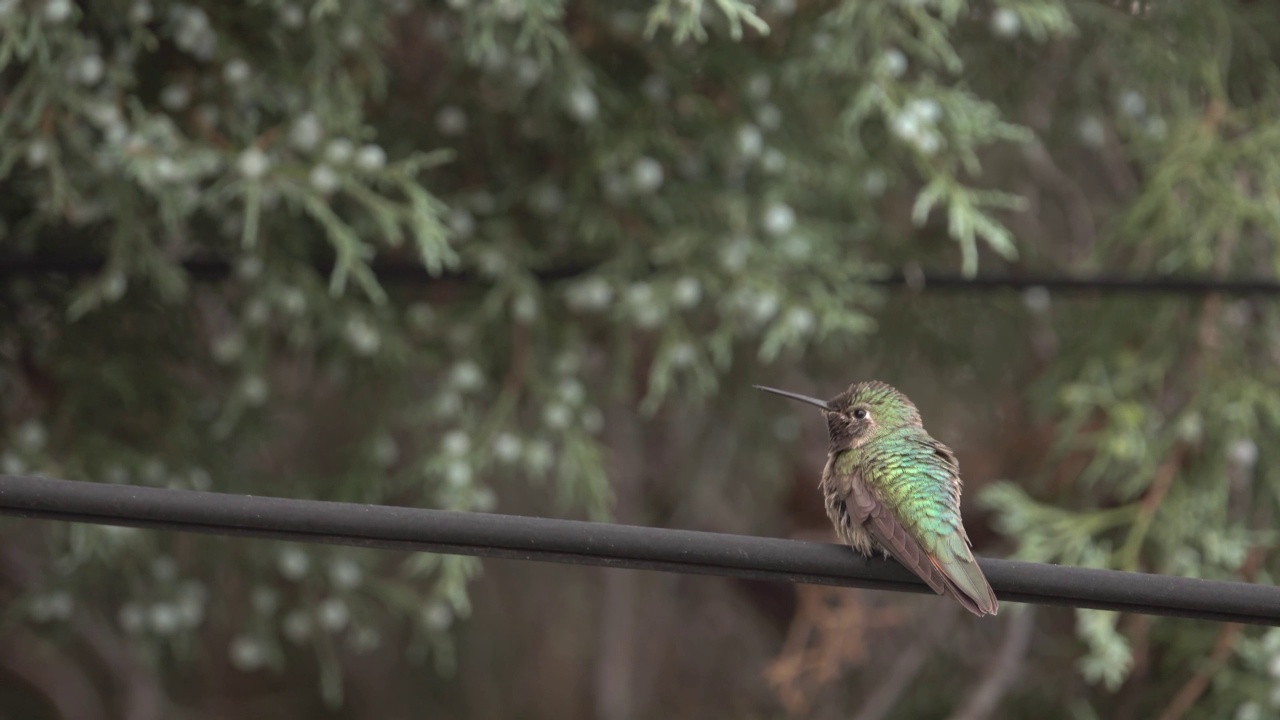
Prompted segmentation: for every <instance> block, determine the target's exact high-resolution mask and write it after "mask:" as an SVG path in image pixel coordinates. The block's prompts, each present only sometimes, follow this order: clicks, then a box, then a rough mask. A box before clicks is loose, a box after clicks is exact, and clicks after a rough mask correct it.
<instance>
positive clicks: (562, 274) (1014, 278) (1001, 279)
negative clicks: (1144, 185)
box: [0, 258, 1280, 296]
mask: <svg viewBox="0 0 1280 720" xmlns="http://www.w3.org/2000/svg"><path fill="white" fill-rule="evenodd" d="M104 267H105V263H104V262H103V261H102V260H100V259H87V258H85V259H67V258H7V259H3V260H0V279H6V278H16V277H35V276H51V277H59V276H61V277H83V276H86V275H92V274H95V273H99V272H101V271H102V270H103V268H104ZM182 267H183V269H184V270H185V271H186V272H187V273H188V274H190V275H191V277H193V278H195V279H197V280H201V281H218V280H222V279H225V278H226V277H228V276H229V275H231V272H232V266H231V264H230V263H228V262H227V261H225V260H217V259H191V260H186V261H184V262H183V263H182ZM332 269H333V265H332V263H324V262H322V263H317V264H316V270H317V272H320V273H321V274H328V273H329V272H331V271H332ZM587 269H588V268H586V267H571V268H558V269H552V270H547V271H545V272H540V273H538V275H539V277H542V278H545V279H550V280H560V279H565V278H569V277H573V276H575V275H579V274H581V273H583V272H585V271H586V270H587ZM373 271H374V274H375V275H376V276H377V277H378V279H379V280H380V281H382V282H385V283H398V284H410V285H412V284H421V283H427V282H431V281H436V280H440V279H442V278H453V279H468V278H469V276H468V275H467V274H465V273H444V274H438V275H433V274H431V273H430V272H429V271H428V270H427V269H426V268H424V267H422V266H421V265H417V264H411V263H407V262H390V261H382V262H375V263H373ZM865 281H866V282H867V284H869V285H877V286H881V287H890V288H905V289H908V290H914V291H919V292H929V291H934V290H937V291H955V292H991V291H995V292H1000V291H1020V290H1030V289H1032V288H1044V289H1045V290H1048V291H1050V292H1058V293H1091V294H1120V293H1126V294H1146V295H1208V294H1211V293H1217V294H1222V295H1235V296H1258V295H1280V279H1277V278H1243V279H1229V280H1215V279H1212V278H1194V277H1132V276H1123V275H1097V276H1091V277H1063V276H1054V275H1003V276H985V277H982V276H980V277H972V278H967V277H963V276H960V275H925V274H905V273H900V274H895V275H891V276H888V277H868V278H866V280H865Z"/></svg>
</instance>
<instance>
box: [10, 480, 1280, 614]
mask: <svg viewBox="0 0 1280 720" xmlns="http://www.w3.org/2000/svg"><path fill="white" fill-rule="evenodd" d="M0 515H11V516H16V517H25V518H43V519H47V520H62V521H69V522H86V523H97V524H103V525H123V526H128V527H139V528H149V529H154V530H174V531H180V532H200V533H211V534H217V535H240V536H247V537H255V538H271V539H277V540H292V541H297V542H313V543H325V544H331V545H354V546H361V547H370V548H385V549H396V550H412V551H426V552H438V553H448V554H456V555H478V556H484V557H496V558H507V559H514V560H539V561H551V562H561V563H573V564H580V565H603V566H608V567H618V568H632V569H638V570H662V571H667V572H679V573H695V574H701V575H720V576H726V577H741V578H753V579H759V580H775V581H781V582H797V583H809V584H819V585H839V586H848V587H862V588H872V589H878V590H892V591H897V592H915V593H927V592H930V590H929V589H928V588H927V587H926V586H925V585H924V584H923V583H922V582H921V581H920V580H919V579H917V578H916V577H915V576H914V575H912V574H911V573H909V572H908V571H907V570H906V569H905V568H903V567H902V566H901V565H899V564H897V563H896V562H893V561H889V560H880V559H871V560H868V559H864V558H863V557H861V556H860V555H858V554H857V553H854V552H852V551H850V550H849V548H847V547H843V546H838V545H830V544H825V543H813V542H800V541H796V540H783V539H778V538H765V537H751V536H743V535H722V534H719V533H708V532H695V531H691V530H665V529H658V528H646V527H637V526H633V525H612V524H607V523H593V522H582V521H576V520H556V519H549V518H537V517H522V516H512V515H496V514H484V513H463V512H449V511H444V510H426V509H419V508H407V507H391V506H385V505H357V504H352V503H338V502H321V501H316V500H290V499H284V498H270V497H254V496H247V495H228V494H223V493H209V492H194V491H190V490H168V489H161V488H149V487H139V486H134V485H111V484H104V483H90V482H78V481H68V480H52V479H47V478H37V477H20V476H10V475H0ZM979 562H980V563H981V565H982V570H983V572H984V573H986V575H987V579H988V580H989V581H990V582H991V586H992V587H993V588H994V589H995V591H996V595H997V596H998V597H999V599H1000V600H1002V601H1004V602H1023V603H1035V604H1040V605H1058V606H1070V607H1084V608H1096V609H1102V610H1117V611H1122V612H1134V613H1144V614H1150V615H1169V616H1175V617H1185V618H1197V619H1202V620H1218V621H1226V622H1239V623H1249V624H1259V625H1280V588H1277V587H1273V586H1264V585H1251V584H1248V583H1240V582H1222V581H1214V580H1198V579H1193V578H1182V577H1169V576H1164V575H1149V574H1142V573H1125V572H1118V571H1115V570H1097V569H1090V568H1079V567H1068V566H1062V565H1045V564H1038V563H1027V562H1018V561H1014V560H993V559H989V558H984V559H981V560H980V561H979ZM940 601H941V600H940Z"/></svg>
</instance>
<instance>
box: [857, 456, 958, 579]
mask: <svg viewBox="0 0 1280 720" xmlns="http://www.w3.org/2000/svg"><path fill="white" fill-rule="evenodd" d="M845 477H846V482H845V483H844V484H845V485H846V488H845V490H846V492H847V495H846V499H845V502H846V503H847V504H848V506H849V514H850V515H851V516H852V517H853V521H854V522H855V523H857V524H859V525H862V526H863V528H865V529H866V531H867V532H868V533H870V535H871V537H873V538H875V540H876V542H878V543H880V546H881V547H883V548H884V549H886V550H888V551H889V554H890V555H893V557H894V559H895V560H897V561H898V562H900V563H902V564H903V565H904V566H906V568H907V569H908V570H910V571H911V572H913V573H915V574H916V575H918V576H919V577H920V579H921V580H924V581H925V583H926V584H928V586H929V587H931V588H933V591H934V592H936V593H938V594H939V595H942V594H944V593H945V592H946V589H947V583H946V580H944V579H943V577H942V573H941V572H939V571H938V568H936V567H934V564H933V562H932V561H931V560H930V559H929V554H928V553H926V552H925V551H924V550H923V549H922V548H921V547H920V544H919V543H918V542H916V540H915V538H913V537H911V533H909V532H907V529H906V528H905V527H903V525H902V523H900V522H898V518H897V517H896V516H895V515H894V513H893V511H892V510H890V509H889V507H888V506H887V505H885V504H884V503H882V502H880V499H879V498H877V497H876V495H875V492H874V491H872V490H871V488H869V487H867V484H866V483H865V482H864V481H863V479H862V472H861V471H860V470H858V469H854V471H853V472H852V473H851V474H849V475H847V476H845Z"/></svg>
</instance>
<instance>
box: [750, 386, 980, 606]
mask: <svg viewBox="0 0 1280 720" xmlns="http://www.w3.org/2000/svg"><path fill="white" fill-rule="evenodd" d="M755 387H756V388H758V389H760V390H764V391H766V392H771V393H774V394H777V395H781V396H783V397H786V398H791V399H792V400H799V401H801V402H806V403H809V404H810V405H817V406H818V407H819V408H821V409H822V414H823V415H824V416H825V417H826V419H827V432H828V435H829V438H830V446H829V448H828V450H827V465H826V467H825V468H823V470H822V483H821V485H820V488H821V489H822V496H823V501H824V504H825V505H826V509H827V517H828V518H830V519H831V523H832V524H833V525H835V528H836V533H837V534H838V535H839V536H840V539H841V540H843V541H844V542H846V543H848V544H849V545H850V546H852V547H853V548H854V549H855V550H857V551H858V552H860V553H862V554H863V555H864V556H870V555H871V554H872V553H873V552H874V551H875V550H876V549H880V550H882V551H884V552H885V553H886V554H888V555H892V556H893V557H894V558H895V559H897V561H898V562H900V563H902V564H903V565H905V566H906V567H907V569H908V570H910V571H911V572H913V573H915V574H916V575H918V576H920V579H922V580H924V581H925V583H927V584H928V585H929V587H931V588H933V591H934V592H936V593H938V594H939V595H950V596H951V597H953V598H955V599H956V600H957V601H959V602H960V604H961V605H963V606H964V607H965V609H967V610H968V611H969V612H972V613H973V614H975V615H978V616H983V615H994V614H996V611H997V609H998V608H999V604H998V603H997V601H996V595H995V592H993V591H992V590H991V585H990V584H988V583H987V578H986V576H984V575H983V574H982V570H981V569H980V568H979V567H978V563H977V562H976V561H975V560H974V558H973V553H972V552H971V551H970V549H969V548H970V546H971V543H970V542H969V536H968V534H967V533H965V530H964V523H963V522H962V521H961V519H960V487H961V483H960V465H959V463H958V462H957V461H956V456H955V453H953V452H952V451H951V448H949V447H947V446H946V445H944V444H942V443H940V442H938V441H937V440H935V439H933V437H931V436H930V435H929V433H928V432H926V431H925V429H924V424H923V422H922V421H921V419H920V411H919V410H917V409H916V406H915V404H914V403H912V402H911V401H910V400H908V399H907V396H906V395H903V394H902V393H901V392H899V391H898V390H897V389H895V388H893V387H892V386H890V385H887V384H885V383H882V382H879V381H870V382H860V383H855V384H853V385H850V386H849V389H848V390H845V391H844V392H842V393H840V394H839V395H837V396H835V397H834V398H832V399H830V400H819V399H817V398H812V397H808V396H806V395H800V394H798V393H793V392H787V391H785V390H777V389H774V388H770V387H764V386H761V385H756V386H755Z"/></svg>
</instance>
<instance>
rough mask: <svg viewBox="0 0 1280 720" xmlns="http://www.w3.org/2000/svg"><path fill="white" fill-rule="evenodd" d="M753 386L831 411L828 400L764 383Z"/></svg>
mask: <svg viewBox="0 0 1280 720" xmlns="http://www.w3.org/2000/svg"><path fill="white" fill-rule="evenodd" d="M751 387H753V388H755V389H757V390H763V391H765V392H771V393H773V394H774V395H781V396H782V397H784V398H791V399H792V400H799V401H800V402H803V403H809V404H810V405H817V406H818V407H820V408H822V409H823V410H826V411H827V412H831V405H830V404H828V403H827V401H826V400H819V399H818V398H812V397H809V396H808V395H801V394H800V393H793V392H787V391H786V390H778V389H777V388H771V387H765V386H764V385H752V386H751Z"/></svg>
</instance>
